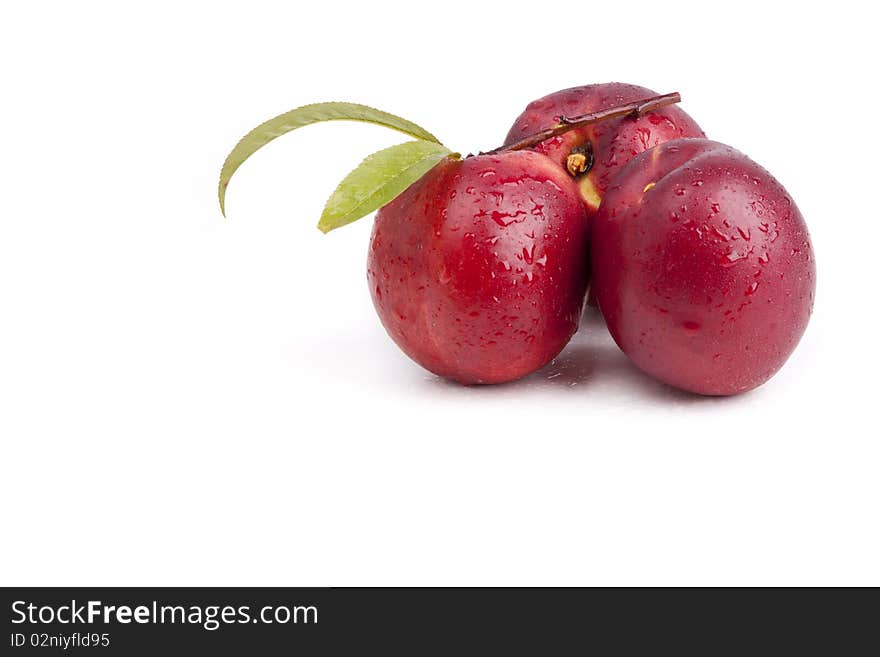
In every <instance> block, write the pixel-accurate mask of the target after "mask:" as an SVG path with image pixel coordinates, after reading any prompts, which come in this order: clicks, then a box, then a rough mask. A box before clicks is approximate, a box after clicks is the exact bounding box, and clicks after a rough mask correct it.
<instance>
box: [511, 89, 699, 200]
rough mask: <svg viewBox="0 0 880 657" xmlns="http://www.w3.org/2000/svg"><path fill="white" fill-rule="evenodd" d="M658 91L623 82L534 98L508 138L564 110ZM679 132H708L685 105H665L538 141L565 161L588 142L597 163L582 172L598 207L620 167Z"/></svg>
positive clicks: (586, 192) (586, 109) (549, 122)
mask: <svg viewBox="0 0 880 657" xmlns="http://www.w3.org/2000/svg"><path fill="white" fill-rule="evenodd" d="M652 96H656V93H655V92H653V91H651V90H650V89H646V88H645V87H639V86H636V85H634V84H623V83H620V82H609V83H605V84H590V85H586V86H582V87H573V88H571V89H563V90H562V91H557V92H556V93H552V94H549V95H548V96H544V97H543V98H539V99H538V100H535V101H532V102H531V103H529V105H528V106H527V107H526V109H525V111H523V113H522V114H521V115H520V116H519V117H518V118H517V119H516V121H514V123H513V126H512V127H511V128H510V132H509V133H508V134H507V138H506V139H505V141H504V143H505V144H512V143H514V142H516V141H519V140H520V139H522V138H524V137H526V136H528V135H530V134H533V133H536V132H540V131H541V130H544V129H546V128H551V127H553V126H554V125H556V124H557V123H558V122H559V117H560V116H566V117H568V118H572V117H575V116H580V115H582V114H589V113H591V112H597V111H600V110H604V109H609V108H612V107H616V106H619V105H624V104H626V103H630V102H633V101H637V100H644V99H647V98H650V97H652ZM679 137H705V135H704V134H703V131H702V130H701V129H700V126H698V125H697V123H696V121H694V120H693V119H692V118H691V117H690V116H688V115H687V114H686V113H685V112H684V111H683V110H682V109H681V108H679V107H678V106H675V105H670V106H668V107H663V108H660V109H658V110H655V111H653V112H650V113H648V114H645V115H643V116H640V117H638V118H621V119H611V120H607V121H601V122H599V123H595V124H593V125H589V126H585V127H583V128H577V129H574V130H571V131H569V132H566V133H564V134H562V135H558V136H556V137H553V138H551V139H548V140H546V141H544V142H541V143H540V144H539V145H538V146H536V147H534V150H536V151H537V152H539V153H542V154H544V155H546V156H547V157H549V158H550V159H552V160H553V161H554V162H556V163H557V164H559V165H560V166H562V167H566V161H567V159H568V156H569V155H570V154H571V153H572V151H574V150H575V149H579V148H581V149H582V148H583V147H584V146H585V145H586V144H587V143H589V144H590V146H591V147H592V160H593V162H592V168H591V169H590V170H589V171H587V172H586V173H584V174H581V175H579V176H577V182H578V186H579V188H580V190H581V195H582V196H583V199H584V203H585V204H586V205H587V209H588V211H589V212H591V213H592V212H595V211H596V210H597V209H598V207H599V203H600V202H601V200H602V196H603V195H604V194H605V190H606V189H607V188H608V185H609V184H611V180H612V179H613V177H614V176H615V174H616V173H617V171H618V170H619V169H620V167H622V166H623V165H624V164H626V163H627V162H629V161H630V159H632V158H633V157H634V156H636V155H638V154H639V153H641V152H642V151H645V150H647V149H649V148H652V147H654V146H657V145H658V144H662V143H663V142H666V141H669V140H670V139H676V138H679Z"/></svg>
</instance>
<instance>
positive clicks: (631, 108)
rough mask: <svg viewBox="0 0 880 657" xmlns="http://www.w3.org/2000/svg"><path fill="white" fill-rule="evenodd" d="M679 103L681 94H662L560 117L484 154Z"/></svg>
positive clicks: (528, 145) (513, 148) (515, 148)
mask: <svg viewBox="0 0 880 657" xmlns="http://www.w3.org/2000/svg"><path fill="white" fill-rule="evenodd" d="M679 102H681V94H679V93H678V92H677V91H675V92H673V93H671V94H663V95H662V96H653V97H652V98H645V99H643V100H636V101H633V102H631V103H627V104H626V105H618V106H617V107H610V108H608V109H603V110H599V111H598V112H590V113H589V114H582V115H580V116H574V117H567V116H560V117H559V124H558V125H556V126H555V127H553V128H548V129H546V130H542V131H541V132H536V133H535V134H533V135H529V136H528V137H523V138H522V139H520V140H519V141H516V142H514V143H512V144H508V145H507V146H499V147H498V148H496V149H494V150H491V151H489V152H488V153H485V154H486V155H494V154H495V153H503V152H506V151H519V150H522V149H523V148H531V147H532V146H537V145H538V144H540V143H541V142H542V141H544V140H546V139H551V138H552V137H556V136H558V135H561V134H564V133H566V132H568V131H569V130H575V129H576V128H582V127H584V126H587V125H592V124H594V123H599V122H600V121H607V120H608V119H617V118H626V117H632V118H637V117H639V116H642V115H643V114H647V113H648V112H653V111H654V110H657V109H660V108H661V107H666V106H667V105H673V104H674V103H679Z"/></svg>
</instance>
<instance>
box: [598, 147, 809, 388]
mask: <svg viewBox="0 0 880 657" xmlns="http://www.w3.org/2000/svg"><path fill="white" fill-rule="evenodd" d="M591 259H592V269H593V290H594V291H595V294H596V298H597V300H598V303H599V307H600V308H601V310H602V313H603V315H604V317H605V321H606V323H607V325H608V328H609V330H610V331H611V334H612V336H614V339H615V341H616V342H617V344H618V345H619V346H620V348H621V349H623V351H624V352H625V353H626V354H627V355H628V356H629V357H630V358H631V359H632V360H633V362H634V363H635V364H636V365H638V366H639V367H640V368H641V369H643V370H644V371H645V372H647V373H649V374H651V375H652V376H654V377H656V378H658V379H660V380H661V381H664V382H666V383H669V384H670V385H673V386H676V387H679V388H682V389H685V390H689V391H692V392H696V393H701V394H705V395H730V394H735V393H739V392H743V391H746V390H750V389H752V388H755V387H756V386H759V385H761V384H762V383H764V382H765V381H766V380H767V379H769V378H770V377H771V376H773V374H775V373H776V371H777V370H779V368H780V367H782V365H783V364H784V363H785V361H786V360H787V359H788V357H789V355H790V354H791V353H792V351H793V350H794V348H795V347H796V346H797V343H798V341H799V340H800V338H801V335H802V334H803V332H804V329H805V328H806V326H807V322H808V320H809V317H810V313H811V311H812V307H813V297H814V294H815V285H816V269H815V262H814V258H813V249H812V246H811V244H810V237H809V234H808V233H807V227H806V225H805V224H804V220H803V217H802V216H801V213H800V212H799V210H798V208H797V206H795V204H794V202H793V201H792V199H791V197H790V196H789V195H788V193H787V192H786V191H785V189H784V188H783V187H782V185H780V184H779V182H777V181H776V179H775V178H773V176H771V175H770V174H769V173H768V172H767V171H766V170H764V169H763V168H761V167H760V166H758V165H757V164H755V163H754V162H752V161H751V160H750V159H748V158H747V157H746V156H745V155H743V154H742V153H740V152H739V151H737V150H734V149H733V148H730V147H729V146H725V145H723V144H719V143H717V142H713V141H709V140H705V139H681V140H675V141H670V142H667V143H665V144H663V145H661V146H658V147H657V148H655V149H653V150H651V151H648V152H645V153H642V154H641V155H639V156H637V157H636V158H634V159H633V160H632V161H631V162H630V163H629V164H627V165H626V167H624V168H623V169H621V171H620V173H619V175H618V176H617V177H616V178H615V181H614V183H613V184H612V185H611V187H610V188H609V189H608V192H607V194H606V196H605V198H604V200H603V202H602V206H601V208H600V210H599V213H598V215H597V216H596V218H595V221H594V223H593V229H592V249H591Z"/></svg>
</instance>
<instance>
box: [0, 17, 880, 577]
mask: <svg viewBox="0 0 880 657" xmlns="http://www.w3.org/2000/svg"><path fill="white" fill-rule="evenodd" d="M779 5H780V6H779V7H777V5H776V4H775V3H768V2H757V3H747V2H740V3H735V4H731V5H729V6H727V7H726V8H725V9H723V10H722V9H720V8H714V5H711V3H710V4H707V3H705V2H699V3H673V2H664V3H660V4H658V3H655V2H651V3H639V2H633V1H630V2H626V3H615V2H604V3H603V2H599V3H582V4H580V5H578V4H577V3H574V4H573V3H570V2H569V3H561V4H560V3H555V4H553V3H550V4H548V3H535V2H530V3H520V4H516V3H513V2H500V3H493V4H490V3H477V2H462V3H459V2H452V1H448V2H440V3H429V4H419V3H400V4H399V5H395V4H390V3H380V2H353V3H342V2H338V1H335V2H323V3H297V2H291V1H290V0H288V1H286V2H278V3H261V2H252V1H250V2H235V3H218V2H212V3H205V4H196V3H179V2H173V3H171V2H169V3H159V2H151V3H140V4H139V5H135V4H134V3H117V2H107V3H97V2H76V3H67V2H58V3H15V4H11V5H6V6H4V8H3V10H2V16H0V61H2V73H0V84H2V91H0V94H2V97H3V101H2V104H0V130H2V141H0V145H2V158H0V436H2V438H0V441H2V442H0V445H2V457H0V508H2V517H0V526H2V530H0V532H2V539H0V583H2V584H6V585H12V584H19V585H50V584H83V585H133V584H142V585H147V584H157V585H158V584H177V585H198V584H203V585H227V584H229V585H232V584H249V585H342V584H354V585H370V584H376V585H385V584H387V585H391V584H403V585H409V584H438V585H443V584H474V585H489V584H505V585H507V584H510V585H514V584H521V585H532V584H554V585H569V584H623V585H628V584H697V585H702V584H768V585H777V584H779V585H781V584H820V585H822V584H874V585H878V584H880V559H878V558H877V555H878V554H880V528H878V501H880V477H878V466H880V445H878V431H877V427H876V424H877V423H876V410H875V409H876V407H877V401H876V398H877V392H878V391H877V374H876V372H877V368H878V366H880V359H878V347H877V343H878V341H877V332H878V325H877V316H878V311H877V307H878V304H877V294H878V291H877V282H878V277H877V258H878V255H877V254H878V251H877V241H878V238H880V213H878V210H877V207H878V205H877V204H878V193H877V189H878V174H880V170H878V165H877V148H878V146H880V144H878V135H880V132H878V130H877V119H876V112H877V108H878V107H880V95H878V86H877V83H876V79H875V78H876V71H875V69H876V62H877V61H880V52H878V47H877V35H876V23H875V22H874V21H873V20H872V19H870V18H869V16H868V15H867V14H866V12H867V11H869V10H868V9H859V8H857V7H860V6H864V7H867V5H865V4H864V3H860V2H854V3H845V2H836V3H833V4H832V5H829V6H825V5H823V4H820V3H799V4H798V5H797V7H796V8H795V7H794V6H792V8H790V9H787V8H784V7H783V6H782V5H783V3H779ZM611 80H618V81H626V82H633V83H637V84H641V85H644V86H647V87H650V88H653V89H655V90H657V91H658V92H667V91H672V90H678V91H680V92H681V93H682V95H683V97H684V103H683V105H682V106H683V108H684V109H686V110H687V111H688V112H689V113H690V114H691V115H692V116H694V117H695V118H696V119H697V120H698V121H699V122H700V123H701V125H702V127H703V128H704V129H705V130H706V132H707V133H708V134H709V136H711V137H713V138H715V139H717V140H719V141H723V142H727V143H730V144H731V145H733V146H736V147H737V148H740V149H741V150H743V151H745V152H746V153H747V154H749V155H750V156H751V157H752V158H754V159H755V160H757V161H758V162H759V163H761V164H763V165H764V166H766V167H767V168H769V169H770V170H771V171H772V172H773V173H774V174H775V175H776V176H777V177H778V178H779V179H780V180H781V181H782V182H783V184H785V185H786V186H787V188H788V190H789V191H790V192H791V193H792V195H793V196H794V198H795V199H796V200H797V202H798V204H799V206H800V208H801V210H802V212H803V214H804V216H805V217H806V219H807V222H808V224H809V227H810V230H811V232H812V237H813V243H814V246H815V251H816V255H817V262H818V272H819V274H818V293H817V301H816V306H815V313H814V315H813V319H812V322H811V324H810V326H809V328H808V330H807V333H806V335H805V337H804V339H803V341H802V343H801V345H800V347H799V348H798V350H797V352H796V353H795V354H794V356H793V357H792V358H791V360H790V361H789V363H788V364H787V365H786V367H785V368H784V369H783V370H782V371H781V372H780V374H779V375H778V376H776V377H775V378H774V379H773V380H772V381H770V382H769V383H768V384H766V385H765V386H764V387H762V388H760V389H758V390H756V391H754V392H752V393H749V394H746V395H743V396H741V397H737V398H730V399H708V398H699V397H694V396H691V395H687V394H683V393H679V392H676V391H674V390H672V389H669V388H666V387H664V386H662V385H660V384H657V383H655V382H653V381H652V380H650V379H648V378H647V377H646V376H644V375H642V374H641V373H640V372H639V371H637V370H636V369H635V368H634V367H632V366H631V365H629V364H628V361H627V360H626V358H625V357H624V356H623V355H622V354H621V353H620V352H618V351H617V350H616V348H615V347H614V345H613V343H612V342H611V341H610V338H609V337H608V336H607V335H606V333H605V330H604V328H603V326H602V324H601V321H600V320H598V319H597V318H596V317H594V316H588V317H587V319H586V320H585V323H584V326H583V330H582V331H581V333H580V334H579V335H578V336H577V337H576V338H575V340H574V341H573V343H572V344H571V345H570V346H569V347H568V349H567V350H566V351H565V352H564V353H563V355H562V356H561V357H560V358H559V359H558V361H557V362H556V363H555V364H554V365H551V366H549V367H548V369H546V370H544V371H542V372H539V373H537V374H535V375H533V376H531V377H529V378H527V379H525V380H523V381H521V382H518V383H515V384H511V385H506V386H498V387H482V388H463V387H458V386H456V385H452V384H449V383H445V382H443V381H441V380H438V379H437V378H435V377H433V376H431V375H430V374H428V373H427V372H425V371H424V370H422V369H420V368H419V367H418V366H417V365H415V364H413V363H412V362H410V361H409V360H408V359H407V358H406V357H405V356H403V355H402V354H401V353H400V352H399V351H398V350H397V348H396V347H395V346H394V344H393V343H392V342H391V341H390V340H389V339H388V338H387V336H386V335H385V333H384V331H383V329H382V327H381V325H380V324H379V321H378V319H377V317H376V315H375V313H374V311H373V309H372V305H371V302H370V299H369V295H368V292H367V287H366V283H365V259H366V249H367V241H368V236H369V231H370V224H371V219H370V218H365V219H363V220H361V221H360V222H358V223H357V224H355V225H352V226H349V227H347V228H345V229H342V230H339V231H336V232H334V233H332V234H330V235H327V236H323V235H322V234H321V233H320V232H319V231H318V230H317V229H316V228H315V224H316V222H317V218H318V216H319V215H320V211H321V208H322V206H323V202H324V200H325V199H326V197H327V196H328V195H329V193H330V192H331V191H332V190H333V188H334V187H335V185H336V183H337V182H338V180H339V179H341V177H342V176H343V175H344V174H346V173H347V172H348V171H349V170H350V169H351V168H353V167H354V166H355V165H356V164H357V162H359V161H360V159H361V158H362V157H364V156H365V155H366V154H368V153H370V152H373V151H374V150H377V149H379V148H381V147H385V146H388V145H391V144H393V143H397V142H399V141H402V137H401V136H400V135H398V134H397V133H393V132H389V131H385V130H383V129H381V128H378V127H374V126H367V125H360V124H351V125H349V124H340V123H335V124H326V125H318V126H314V127H311V128H307V129H304V130H301V131H298V132H296V133H293V134H291V135H287V136H285V137H284V138H282V139H279V140H277V141H275V142H273V143H272V144H270V145H269V146H268V147H267V148H265V149H264V150H263V151H261V152H259V153H258V154H257V155H256V156H254V157H253V158H252V160H250V161H248V162H247V163H246V164H245V165H244V166H243V167H242V168H241V170H240V171H239V172H238V174H237V175H236V177H235V178H234V179H233V181H232V184H231V185H230V188H229V195H228V206H227V209H228V214H229V219H223V218H222V217H221V216H220V212H219V209H218V207H217V200H216V187H215V186H216V182H217V177H218V173H219V169H220V165H221V164H222V162H223V159H224V157H225V156H226V154H227V152H228V151H229V149H231V147H232V146H233V145H234V144H235V142H236V140H237V139H238V138H239V137H240V136H242V135H243V134H244V133H245V132H247V131H248V130H249V129H250V128H251V127H253V126H255V125H256V124H257V123H259V122H261V121H263V120H264V119H266V118H269V117H271V116H274V115H275V114H278V113H280V112H283V111H286V110H288V109H291V108H293V107H296V106H298V105H301V104H305V103H309V102H315V101H321V100H353V101H358V102H363V103H368V104H371V105H374V106H378V107H381V108H383V109H387V110H389V111H392V112H395V113H398V114H400V115H402V116H405V117H407V118H410V119H412V120H414V121H416V122H418V123H421V124H422V125H424V126H425V127H427V128H428V129H429V130H431V131H432V132H434V133H435V134H437V135H438V136H439V137H440V138H441V139H443V140H444V142H445V143H446V144H447V145H449V146H450V147H451V148H453V149H455V150H459V151H461V152H463V153H467V152H470V151H478V150H487V149H489V148H491V147H493V146H497V145H498V144H500V142H501V141H502V140H503V138H504V136H505V134H506V132H507V129H508V127H509V124H510V123H511V122H512V121H513V119H514V118H515V117H516V116H517V114H518V113H519V112H520V111H521V110H522V108H523V107H524V105H525V104H526V103H527V102H528V101H530V100H532V99H533V98H536V97H539V96H542V95H544V94H546V93H549V92H552V91H555V90H557V89H561V88H564V87H568V86H573V85H578V84H585V83H590V82H605V81H611Z"/></svg>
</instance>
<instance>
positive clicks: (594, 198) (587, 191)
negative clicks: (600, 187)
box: [578, 176, 602, 210]
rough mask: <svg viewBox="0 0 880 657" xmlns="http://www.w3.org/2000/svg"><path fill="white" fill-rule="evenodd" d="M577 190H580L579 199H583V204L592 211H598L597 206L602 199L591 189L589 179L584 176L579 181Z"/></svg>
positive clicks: (594, 189)
mask: <svg viewBox="0 0 880 657" xmlns="http://www.w3.org/2000/svg"><path fill="white" fill-rule="evenodd" d="M578 188H579V189H580V192H581V197H583V199H584V202H585V203H586V204H587V205H588V206H590V207H591V208H592V209H593V210H598V209H599V204H600V203H601V202H602V197H601V196H599V192H597V191H596V188H595V187H593V183H592V181H591V180H590V179H589V177H587V176H584V177H583V178H582V179H581V180H579V181H578Z"/></svg>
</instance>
